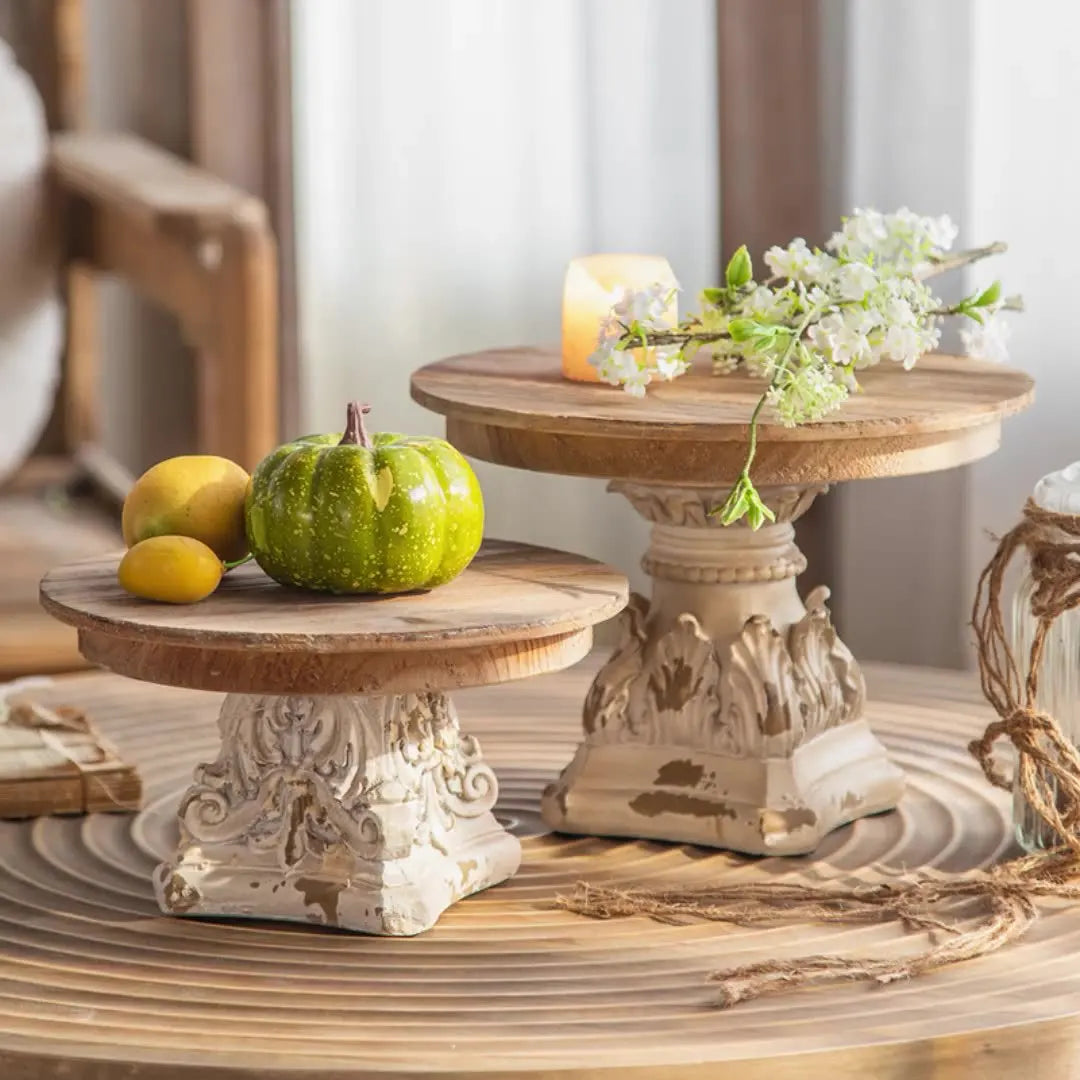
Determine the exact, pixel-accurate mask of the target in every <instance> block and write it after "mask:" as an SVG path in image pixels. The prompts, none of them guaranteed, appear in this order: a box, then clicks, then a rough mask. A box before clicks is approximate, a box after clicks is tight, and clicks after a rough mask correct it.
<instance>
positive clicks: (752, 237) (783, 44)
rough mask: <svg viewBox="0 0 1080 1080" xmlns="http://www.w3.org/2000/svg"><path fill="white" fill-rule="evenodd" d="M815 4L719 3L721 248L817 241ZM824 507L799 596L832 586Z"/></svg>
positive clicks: (812, 526)
mask: <svg viewBox="0 0 1080 1080" xmlns="http://www.w3.org/2000/svg"><path fill="white" fill-rule="evenodd" d="M822 22H823V11H822V3H821V0H717V2H716V25H717V68H718V78H719V92H718V100H719V112H720V115H719V124H720V139H719V146H720V250H721V252H722V255H723V262H724V264H725V265H726V263H727V260H728V259H729V258H730V256H731V253H732V252H733V251H734V250H735V249H736V248H737V247H738V246H739V245H740V244H746V246H747V248H748V249H749V251H750V255H751V257H752V258H753V260H754V268H755V272H756V273H757V276H758V277H759V278H760V277H761V256H762V254H763V253H764V252H765V250H766V249H767V248H769V247H771V246H772V245H773V244H786V243H787V242H788V241H789V240H792V239H794V238H795V237H796V236H802V237H804V238H805V239H806V241H807V243H809V244H811V245H813V244H820V243H822V242H823V241H824V240H825V237H826V235H827V232H828V230H829V229H830V226H831V224H832V223H831V222H830V221H827V220H826V210H827V205H828V197H829V192H828V191H827V190H826V175H827V170H828V163H827V162H826V160H825V123H826V118H825V117H824V115H823V107H822V101H823V97H824V94H823V89H822V64H821V53H822V46H823V40H822ZM829 504H830V500H827V499H822V500H818V502H817V503H815V504H814V505H813V506H812V507H811V508H810V510H809V512H808V513H807V514H806V516H805V517H804V518H803V520H802V523H801V525H800V528H799V546H800V547H801V548H802V551H803V554H804V555H805V556H806V560H807V564H808V569H807V571H806V573H805V574H804V575H803V578H802V584H803V586H804V588H806V589H812V588H814V587H816V586H818V585H823V584H828V583H829V582H830V581H831V580H834V575H835V564H834V561H835V554H834V545H832V544H831V543H830V534H831V528H830V523H829V517H830V516H831V510H830V505H829Z"/></svg>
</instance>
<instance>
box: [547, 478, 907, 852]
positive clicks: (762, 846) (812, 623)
mask: <svg viewBox="0 0 1080 1080" xmlns="http://www.w3.org/2000/svg"><path fill="white" fill-rule="evenodd" d="M611 489H612V490H615V491H620V492H622V493H623V494H625V495H626V496H627V497H628V498H629V499H630V501H631V502H632V503H633V504H634V506H635V507H636V508H637V509H638V511H639V512H640V513H642V514H643V515H644V516H645V517H646V518H648V519H649V520H650V521H652V522H653V532H652V541H651V544H650V547H649V551H648V553H647V554H646V556H645V559H644V561H643V565H644V567H645V570H646V571H647V572H648V573H649V574H650V575H651V576H652V578H653V582H654V588H653V597H652V602H651V603H649V602H648V601H646V600H644V599H643V598H642V597H639V596H635V597H632V598H631V602H630V605H629V606H628V608H627V609H626V611H625V612H624V613H623V616H622V619H623V624H622V626H623V634H622V640H621V641H620V643H619V645H618V646H617V648H616V650H615V652H614V653H613V655H612V657H611V659H610V660H609V661H608V663H607V664H606V665H605V666H604V668H603V669H602V670H601V671H600V673H599V674H598V675H597V677H596V681H595V682H594V684H593V687H592V689H591V690H590V692H589V696H588V698H587V699H586V702H585V710H584V726H585V742H584V743H583V744H582V745H581V746H580V747H579V749H578V751H577V754H576V756H575V757H574V760H573V761H572V762H571V764H570V765H569V766H568V767H567V768H566V769H565V770H564V771H563V773H562V775H561V776H560V778H559V779H558V781H556V783H554V784H553V785H551V786H550V787H549V788H548V790H547V791H546V792H545V793H544V797H543V806H542V809H543V817H544V820H545V822H546V823H547V824H548V825H550V826H551V827H552V828H553V829H556V830H558V831H561V832H571V833H583V834H590V835H599V836H634V837H644V838H652V839H662V840H674V841H681V842H688V843H694V844H706V845H711V846H715V847H725V848H731V849H732V850H735V851H742V852H746V853H750V854H785V855H792V854H800V853H805V852H809V851H812V850H813V849H814V848H815V847H816V846H817V845H818V843H819V842H820V840H821V838H822V837H823V836H824V835H825V834H826V833H828V832H829V831H830V830H832V829H834V828H836V827H837V826H838V825H841V824H843V823H844V822H847V821H851V820H852V819H854V818H857V817H861V816H863V815H866V814H872V813H877V812H879V811H882V810H888V809H891V808H892V807H894V806H895V805H896V801H897V799H899V797H900V794H901V792H902V790H903V777H902V774H901V772H900V770H899V769H898V768H897V767H896V766H895V765H893V764H892V763H891V762H890V761H889V759H888V757H887V755H886V753H885V749H884V747H883V746H882V745H881V743H880V742H878V740H877V738H876V737H875V736H874V735H873V733H872V732H871V731H870V729H869V728H868V727H867V725H866V722H865V720H863V718H862V710H863V704H864V701H865V686H864V683H863V678H862V674H861V672H860V671H859V667H858V664H857V663H856V662H855V660H854V658H853V657H852V655H851V653H850V652H849V651H848V649H847V647H846V646H845V645H844V643H843V642H842V641H841V640H840V639H839V638H838V637H837V635H836V632H835V630H834V629H833V627H832V624H831V621H830V619H829V613H828V610H827V609H826V607H825V600H826V599H827V597H828V592H827V590H825V589H820V590H815V591H814V593H812V594H811V595H810V597H808V602H807V604H806V605H804V604H803V603H802V601H801V600H800V599H799V596H798V593H797V591H796V588H795V579H796V576H797V575H798V574H799V573H801V572H802V570H803V569H805V567H806V561H805V559H804V558H803V556H802V554H801V553H800V552H799V550H798V548H797V547H796V546H795V542H794V529H793V527H792V524H791V523H792V522H793V521H794V520H795V518H796V517H798V516H799V514H801V513H802V512H803V511H804V510H805V509H806V508H807V507H808V506H809V505H810V503H811V502H812V501H813V498H814V497H815V495H817V494H818V492H819V491H820V490H821V489H820V488H797V487H790V488H775V489H772V490H767V491H765V492H763V495H764V496H765V498H766V502H767V503H768V504H769V505H770V507H771V508H772V509H773V511H774V512H775V513H776V519H777V520H776V523H775V524H773V525H769V526H766V527H764V528H762V529H760V530H758V531H757V532H752V531H751V530H750V529H748V528H746V527H745V526H735V527H732V528H723V527H721V526H720V525H719V524H718V523H717V521H716V519H715V518H712V517H710V516H709V510H710V509H711V508H712V507H714V506H716V505H717V504H718V502H720V501H721V500H722V499H723V496H724V492H722V491H718V490H708V489H702V488H677V487H660V486H656V485H646V484H635V483H629V482H623V481H616V482H613V483H612V484H611Z"/></svg>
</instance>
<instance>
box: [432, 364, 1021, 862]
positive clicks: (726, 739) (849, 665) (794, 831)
mask: <svg viewBox="0 0 1080 1080" xmlns="http://www.w3.org/2000/svg"><path fill="white" fill-rule="evenodd" d="M859 381H860V384H861V390H860V392H859V393H857V394H854V395H853V396H852V397H851V398H850V399H849V400H848V401H847V402H845V404H844V405H843V407H842V408H840V409H838V410H837V411H836V412H834V413H832V414H830V415H829V416H827V417H826V418H824V419H823V420H821V421H819V422H817V423H813V424H804V425H800V426H799V427H795V428H785V427H783V426H781V425H779V424H777V423H775V422H773V421H771V419H770V413H769V410H766V411H765V413H764V414H763V415H764V423H763V426H762V428H761V430H760V433H759V437H758V451H757V457H756V458H755V460H754V465H753V477H754V480H755V483H756V484H757V485H758V486H759V489H760V491H761V493H762V496H763V498H764V501H765V502H766V504H767V505H768V506H769V507H770V509H771V510H772V511H773V513H774V515H775V523H773V524H770V525H766V526H765V527H763V528H761V529H759V530H758V531H756V532H754V531H752V530H751V529H749V528H747V527H746V526H745V523H744V524H741V525H739V526H736V527H733V528H724V527H723V526H721V525H720V523H719V521H718V519H717V518H716V517H715V516H714V515H713V513H712V511H713V510H715V509H716V508H717V507H719V506H720V505H722V503H723V501H724V498H725V497H726V495H727V493H728V490H729V488H730V485H731V483H732V482H733V481H734V480H735V479H736V477H737V476H738V474H739V471H740V469H741V468H742V465H743V462H744V459H745V454H746V444H747V438H748V433H749V428H748V421H749V419H750V415H751V412H752V410H753V408H754V405H755V404H756V402H757V401H758V399H759V397H760V395H761V392H762V382H761V380H760V379H753V378H751V377H749V376H747V375H725V376H722V377H718V376H714V375H712V374H711V373H709V369H708V366H707V365H704V364H702V363H699V364H698V365H697V366H696V367H695V369H694V370H693V371H692V372H690V373H689V374H687V375H685V376H683V377H682V378H679V379H676V380H675V381H674V382H671V383H659V384H653V385H651V386H650V387H649V390H648V393H647V394H646V396H645V398H644V399H642V400H638V399H635V398H632V397H630V396H629V395H627V394H626V393H624V392H623V391H622V390H619V389H617V388H615V387H611V386H605V385H602V384H596V383H578V382H571V381H569V380H567V379H565V378H563V377H562V374H561V368H560V357H559V355H558V353H557V352H555V351H552V350H543V349H503V350H492V351H490V352H483V353H476V354H473V355H469V356H458V357H454V358H452V359H449V360H442V361H439V362H438V363H434V364H430V365H428V366H427V367H424V368H421V369H420V370H419V371H417V372H415V373H414V374H413V377H412V395H413V397H414V398H415V399H416V400H417V401H418V402H420V404H422V405H424V406H426V407H427V408H430V409H432V410H434V411H435V412H438V413H442V414H443V415H445V417H446V432H447V437H448V438H449V439H450V441H451V442H453V443H454V444H455V445H456V446H457V447H458V449H460V450H461V451H463V452H464V453H466V454H472V455H474V456H476V457H479V458H483V459H484V460H487V461H493V462H496V463H498V464H502V465H510V466H515V467H518V468H525V469H534V470H539V471H542V472H554V473H567V474H571V475H579V476H594V477H604V478H607V479H609V480H610V483H609V485H608V487H609V490H611V491H615V492H618V493H620V494H622V495H624V496H625V497H626V498H627V499H629V501H630V502H631V503H632V504H633V506H634V508H635V509H636V510H637V511H638V512H639V513H640V514H641V515H642V516H643V517H645V518H646V519H647V520H648V521H650V522H651V523H652V536H651V541H650V544H649V548H648V550H647V551H646V553H645V557H644V559H643V560H642V566H643V568H644V569H645V571H646V572H647V573H648V574H649V575H650V577H651V578H652V581H653V588H652V596H651V597H650V599H649V600H645V599H644V598H642V597H637V596H635V597H632V598H631V601H630V604H629V605H628V606H627V609H626V612H625V613H624V616H623V636H622V641H621V643H620V645H619V647H618V648H617V649H616V651H615V653H614V655H613V656H612V659H611V661H610V663H609V664H608V665H607V666H606V667H605V668H604V669H603V670H602V671H601V672H600V673H599V674H598V676H597V680H596V683H595V684H594V685H593V687H592V688H591V689H590V691H589V693H588V695H587V696H586V699H585V710H584V728H585V738H584V740H583V741H582V743H581V745H580V746H579V747H578V750H577V751H576V753H575V755H574V757H573V760H572V761H571V763H570V764H569V766H568V767H567V769H566V770H565V772H564V773H563V774H562V775H561V776H560V778H559V779H558V781H556V782H555V783H554V784H553V785H552V786H551V788H550V789H549V790H548V791H547V792H545V794H544V800H543V813H544V819H545V821H547V823H548V824H549V825H551V826H552V827H553V828H555V829H557V830H559V831H563V832H572V833H581V834H586V835H597V836H636V837H645V838H654V839H664V840H677V841H687V842H691V843H696V844H710V845H716V846H718V847H726V848H730V849H732V850H735V851H741V852H750V853H755V854H802V853H806V852H810V851H813V850H815V849H816V848H817V846H818V845H819V843H820V842H821V841H822V838H823V837H825V836H826V835H827V834H828V832H829V831H830V830H832V829H834V828H836V827H837V826H839V825H842V824H844V823H845V822H847V821H850V820H852V819H853V818H857V817H861V816H864V815H867V814H874V813H878V812H880V811H882V810H885V809H888V808H889V807H892V806H894V805H896V801H897V799H898V798H899V797H900V793H901V791H902V790H903V776H902V774H901V772H900V770H899V769H898V768H897V767H896V764H895V763H894V762H892V761H890V760H889V758H888V756H887V755H886V753H885V750H884V748H883V747H882V745H881V743H880V742H879V741H878V740H877V739H876V738H875V737H874V735H873V733H872V732H871V731H870V729H869V727H868V726H867V724H866V721H865V714H864V707H863V706H864V702H865V700H866V697H865V687H864V685H863V679H862V675H861V673H860V670H859V665H858V663H857V661H856V659H855V658H854V657H853V656H852V655H851V653H850V651H849V650H848V649H847V647H846V646H845V645H844V643H843V642H842V641H841V640H840V639H839V637H838V636H837V634H836V631H835V630H834V629H833V627H832V624H831V621H830V617H829V612H828V608H827V606H826V600H827V599H828V590H827V589H823V588H819V589H815V590H814V591H813V592H811V593H810V594H809V595H808V596H807V597H806V598H805V600H804V599H803V598H801V597H800V596H799V593H798V591H797V589H796V578H797V576H798V575H799V574H800V573H801V572H802V571H803V570H804V569H805V567H806V560H805V559H804V558H803V555H802V553H801V552H800V551H799V549H798V546H797V545H796V543H795V531H794V527H793V523H794V522H795V521H796V520H797V519H798V517H799V516H800V515H801V514H802V513H804V512H805V511H806V509H807V508H808V507H809V506H810V504H811V503H812V501H813V500H814V498H815V497H816V496H817V495H818V494H820V493H821V492H823V491H824V490H825V489H826V487H827V485H829V484H832V483H834V482H837V481H846V480H858V479H862V478H865V477H877V476H899V475H905V474H911V473H922V472H929V471H932V470H936V469H946V468H952V467H953V466H956V465H962V464H966V463H967V462H971V461H975V460H977V459H979V458H981V457H984V456H985V455H987V454H989V453H991V452H992V451H993V450H995V449H996V448H997V446H998V444H999V441H1000V439H1001V426H1002V420H1003V418H1005V417H1007V416H1009V415H1011V414H1013V413H1015V412H1018V411H1019V410H1021V409H1024V408H1026V407H1027V406H1028V405H1029V404H1030V403H1031V400H1032V396H1033V392H1032V381H1031V379H1030V378H1029V377H1028V376H1027V375H1025V374H1023V373H1022V372H1019V371H1015V370H1013V369H1011V368H1007V367H1003V366H1000V365H996V364H989V363H985V362H981V361H977V360H972V359H969V358H967V357H953V356H938V355H930V356H924V357H923V358H922V359H921V360H920V361H919V363H918V364H917V365H916V366H915V368H914V369H913V370H912V371H904V370H902V369H901V368H900V367H899V365H896V364H881V365H880V366H878V367H875V368H872V369H870V370H868V371H865V372H860V373H859ZM884 569H885V568H884V567H883V570H884Z"/></svg>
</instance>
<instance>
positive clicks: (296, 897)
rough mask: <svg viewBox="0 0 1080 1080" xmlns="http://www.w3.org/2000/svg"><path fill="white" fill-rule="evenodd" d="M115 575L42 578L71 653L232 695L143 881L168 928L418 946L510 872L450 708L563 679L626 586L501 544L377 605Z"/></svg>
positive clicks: (88, 568)
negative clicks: (212, 922) (484, 692)
mask: <svg viewBox="0 0 1080 1080" xmlns="http://www.w3.org/2000/svg"><path fill="white" fill-rule="evenodd" d="M116 564H117V559H116V558H115V557H111V558H104V559H96V560H92V561H88V562H80V563H75V564H72V565H70V566H66V567H63V568H61V569H59V570H56V571H53V572H52V573H50V574H48V575H47V576H46V577H45V579H44V581H43V582H42V585H41V599H42V603H43V604H44V606H45V608H46V609H47V610H48V611H49V612H50V613H51V614H53V615H55V616H56V617H57V618H58V619H60V620H61V621H63V622H66V623H69V624H71V625H73V626H75V627H77V629H78V631H79V648H80V650H81V651H82V653H83V655H84V656H85V657H86V658H87V659H88V660H91V661H93V662H95V663H99V664H102V665H104V666H105V667H108V668H111V669H112V670H113V671H115V672H118V673H119V674H122V675H129V676H131V677H133V678H136V679H143V680H146V681H149V682H155V683H164V684H167V685H170V686H184V687H192V688H195V689H203V690H224V691H227V693H228V696H227V697H226V698H225V701H224V703H223V705H222V707H221V714H220V718H219V722H218V723H219V728H220V732H221V749H220V752H219V754H218V756H217V758H216V760H214V761H213V762H211V763H210V764H207V765H201V766H199V768H198V769H196V771H195V783H194V785H193V786H192V787H190V788H189V789H188V791H187V793H186V794H185V795H184V797H183V799H182V801H181V803H180V812H179V817H180V844H179V847H178V849H177V851H176V853H175V855H174V856H173V858H172V859H170V860H168V861H166V862H164V863H162V864H161V865H160V866H159V867H158V868H157V871H156V873H155V877H154V885H155V891H156V893H157V897H158V903H159V904H160V906H161V908H162V910H163V911H166V912H169V913H171V914H174V915H229V916H250V917H255V918H272V919H287V920H296V921H301V922H318V923H326V924H329V925H333V926H339V927H344V928H347V929H350V930H359V931H364V932H367V933H373V934H387V935H408V934H416V933H419V932H420V931H423V930H426V929H428V928H429V927H431V926H432V925H434V923H435V921H436V920H437V919H438V917H439V915H440V914H441V913H442V912H443V911H444V910H445V909H446V908H447V907H449V906H450V905H451V904H452V903H454V902H455V901H456V900H459V899H461V898H462V897H464V896H468V895H469V894H470V893H474V892H477V891H478V890H480V889H485V888H487V887H488V886H491V885H495V884H497V883H498V882H500V881H504V880H505V879H506V878H508V877H510V875H512V874H513V873H514V872H515V871H516V870H517V868H518V864H519V862H520V858H521V850H520V846H519V844H518V841H517V840H516V839H515V838H514V837H513V836H511V835H510V834H509V833H508V832H507V831H506V830H505V829H503V828H502V826H501V825H499V823H498V822H497V821H496V820H495V818H494V817H493V815H492V813H491V809H492V807H493V806H494V804H495V799H496V795H497V791H498V789H497V784H496V781H495V775H494V773H492V771H491V769H490V768H489V767H488V766H487V764H486V763H485V762H484V760H483V758H482V757H481V754H480V747H479V745H478V744H477V742H476V740H475V739H473V738H471V737H470V736H468V735H463V734H462V733H461V732H460V731H459V729H458V722H457V716H456V713H455V711H454V707H453V705H452V704H451V702H450V700H449V698H448V697H447V696H446V691H448V690H452V689H454V688H456V687H462V686H478V685H485V684H488V683H499V682H504V681H506V680H508V679H519V678H522V677H524V676H527V675H535V674H538V673H540V672H546V671H554V670H557V669H559V668H563V667H566V666H567V665H569V664H573V663H575V662H576V661H578V660H580V659H581V657H583V656H584V655H585V654H586V653H587V652H588V650H589V647H590V645H591V644H592V626H593V624H594V623H597V622H600V621H601V620H603V619H607V618H609V617H610V616H612V615H614V614H615V613H616V612H618V611H619V610H620V609H621V608H622V607H623V605H624V604H625V602H626V581H625V578H623V577H622V576H621V575H619V574H616V573H615V572H614V571H612V570H609V569H608V568H607V567H605V566H602V565H600V564H599V563H596V562H593V561H591V560H589V559H583V558H579V557H577V556H573V555H564V554H562V553H560V552H554V551H547V550H544V549H541V548H535V547H529V546H526V545H523V544H504V543H498V542H493V543H488V544H486V545H485V546H484V547H483V548H482V549H481V552H480V554H479V555H478V556H477V558H476V559H475V561H474V562H473V564H472V565H471V566H470V567H469V569H468V570H466V572H465V573H464V574H462V575H461V577H459V578H457V579H456V580H455V581H453V582H451V583H450V584H449V585H445V586H443V587H441V588H439V589H437V590H435V591H433V592H430V593H424V594H411V595H405V596H395V597H383V598H378V599H372V598H360V597H328V596H325V595H319V594H316V593H304V592H300V591H298V590H290V589H284V588H282V587H281V586H279V585H277V584H275V583H274V582H273V581H271V580H270V579H269V578H267V577H266V576H265V575H264V574H263V573H262V571H261V570H259V569H258V568H257V567H255V566H254V565H248V566H246V567H243V568H241V569H239V570H237V571H234V572H233V573H231V574H229V575H228V578H227V579H226V581H225V582H224V583H223V584H222V586H221V588H220V589H219V590H218V592H217V593H215V594H214V595H213V596H212V597H210V598H209V599H208V600H206V601H204V602H202V603H201V604H197V605H192V606H185V607H171V606H168V605H161V604H149V603H144V602H142V601H139V600H136V599H134V598H133V597H130V596H128V595H126V594H125V593H124V592H122V591H121V589H120V588H119V586H118V585H117V584H116ZM148 719H149V718H148Z"/></svg>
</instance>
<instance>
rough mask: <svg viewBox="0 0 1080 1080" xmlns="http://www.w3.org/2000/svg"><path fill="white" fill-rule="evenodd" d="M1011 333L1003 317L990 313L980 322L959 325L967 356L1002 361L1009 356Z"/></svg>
mask: <svg viewBox="0 0 1080 1080" xmlns="http://www.w3.org/2000/svg"><path fill="white" fill-rule="evenodd" d="M1011 333H1012V330H1011V327H1010V326H1009V324H1008V323H1007V322H1006V321H1005V320H1004V319H1002V318H1000V317H996V316H993V315H991V316H990V317H989V318H987V319H985V320H984V321H983V322H982V323H981V324H980V323H975V324H974V325H971V326H964V327H961V329H960V341H961V342H962V343H963V346H964V352H966V353H967V354H968V356H977V357H979V359H980V360H995V361H998V362H1000V363H1004V361H1006V360H1007V359H1008V358H1009V349H1008V344H1009V336H1010V334H1011Z"/></svg>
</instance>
